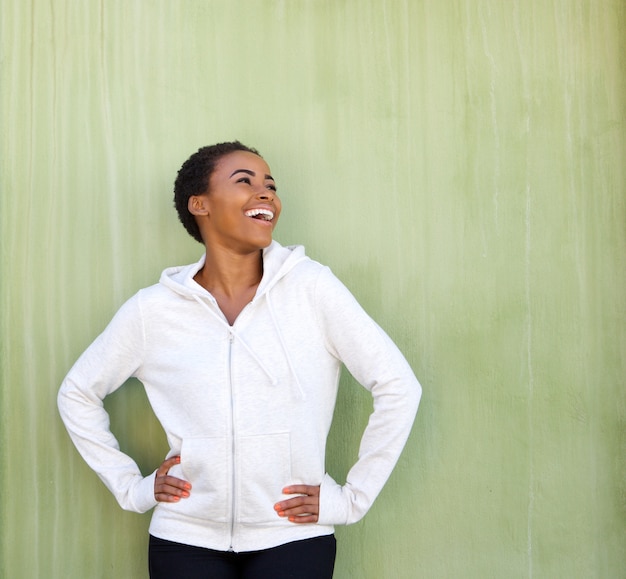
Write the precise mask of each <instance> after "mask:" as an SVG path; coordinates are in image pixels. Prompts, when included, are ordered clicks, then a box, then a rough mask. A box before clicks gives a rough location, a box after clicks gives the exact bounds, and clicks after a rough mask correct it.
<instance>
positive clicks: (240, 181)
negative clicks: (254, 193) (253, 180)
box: [237, 177, 250, 185]
mask: <svg viewBox="0 0 626 579" xmlns="http://www.w3.org/2000/svg"><path fill="white" fill-rule="evenodd" d="M237 183H247V184H248V185H250V177H241V178H240V179H237Z"/></svg>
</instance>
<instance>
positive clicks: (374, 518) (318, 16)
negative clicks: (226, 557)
mask: <svg viewBox="0 0 626 579" xmlns="http://www.w3.org/2000/svg"><path fill="white" fill-rule="evenodd" d="M1 10H2V18H1V27H2V28H1V36H0V38H1V40H0V46H1V51H2V52H1V61H0V63H1V75H2V77H1V79H0V80H1V81H2V83H1V86H2V96H1V106H2V137H1V143H2V150H1V154H2V157H1V158H2V173H1V175H0V179H1V181H0V184H1V187H2V189H1V198H0V203H1V205H0V219H1V242H2V246H1V247H2V263H1V273H0V275H1V276H2V277H1V280H2V282H1V283H2V285H1V291H2V303H1V306H2V307H1V315H2V325H1V334H0V339H1V347H2V359H1V371H2V390H1V413H2V416H1V422H0V431H1V436H2V441H3V443H2V447H1V448H2V450H1V451H0V471H1V474H2V480H1V483H2V484H1V487H0V488H2V492H0V516H1V523H2V543H1V545H2V552H1V553H0V575H1V576H2V577H7V578H10V579H14V578H16V579H22V578H28V579H30V578H31V577H32V578H34V577H47V578H63V579H71V578H76V579H84V578H85V577H89V578H113V577H115V578H129V579H135V578H139V577H146V576H147V573H146V553H145V550H146V545H147V536H146V529H147V524H148V520H149V516H148V515H146V516H139V515H136V514H131V513H125V512H123V511H121V510H120V509H119V508H118V507H117V505H116V504H115V503H114V501H113V499H112V497H111V496H110V495H109V494H108V492H107V491H106V489H105V488H104V486H103V485H102V484H101V483H100V481H99V480H98V479H97V477H96V476H95V475H93V473H91V472H90V471H89V469H88V468H87V467H86V466H85V465H84V464H83V463H82V461H81V460H80V458H79V457H78V454H77V453H76V452H75V451H74V449H73V447H71V444H70V442H69V439H68V437H67V436H66V434H65V432H64V430H63V427H62V425H61V423H60V420H59V418H58V416H57V412H56V406H55V396H56V390H57V388H58V385H59V383H60V381H61V379H62V377H63V376H64V374H65V372H66V371H67V370H68V368H69V367H70V365H71V364H72V363H73V361H74V360H75V359H76V357H77V356H78V355H79V353H80V352H81V351H82V350H83V349H84V348H85V347H86V346H87V344H88V343H89V342H90V341H91V340H92V339H93V338H94V337H95V335H96V334H97V333H98V332H99V331H100V330H101V329H102V327H103V326H104V324H105V323H106V322H107V321H108V320H109V318H110V317H111V315H112V314H113V312H114V311H115V310H116V309H117V307H118V306H119V305H120V304H121V303H122V302H123V301H124V300H125V299H126V298H127V297H129V296H130V295H131V294H132V293H134V292H135V291H136V290H137V289H138V288H139V287H142V286H144V285H148V284H150V283H153V282H154V281H155V280H156V279H157V277H158V275H159V273H160V271H161V269H163V268H164V267H165V266H168V265H174V264H180V263H187V262H189V261H192V260H195V259H196V258H197V257H198V256H199V254H200V246H198V245H197V244H195V243H194V242H193V241H192V240H191V239H188V238H187V237H186V234H185V233H184V232H183V230H182V228H181V227H180V226H179V225H178V224H177V222H176V218H175V215H174V212H173V209H172V208H171V200H170V197H171V187H172V182H173V179H174V176H175V172H176V170H177V169H178V167H179V166H180V164H181V162H182V161H183V160H184V159H185V158H186V157H187V156H188V155H189V154H190V153H191V152H192V151H194V150H195V149H196V148H197V147H198V146H200V145H203V144H208V143H211V142H216V141H219V140H224V139H231V138H239V139H241V140H243V141H244V142H247V143H249V144H251V145H253V146H256V147H258V148H259V149H260V150H261V152H262V153H263V154H264V155H265V157H266V158H267V159H268V161H269V163H270V165H271V167H272V172H273V174H274V175H275V176H276V177H277V180H278V183H279V187H280V190H281V192H282V198H283V203H284V206H285V209H284V211H283V217H282V222H281V224H280V226H279V230H278V234H277V237H278V239H279V240H280V241H281V242H283V243H295V242H300V243H304V244H305V245H306V246H307V248H308V251H309V253H310V254H311V255H312V256H313V257H315V258H317V259H319V260H320V261H323V262H325V263H328V264H329V265H331V266H332V267H333V269H334V270H335V272H336V273H337V274H338V275H339V276H340V277H341V278H342V279H343V280H344V281H345V282H346V283H347V285H348V286H349V287H350V288H351V289H352V290H353V292H354V293H355V294H356V295H357V297H358V298H359V299H360V300H361V301H362V303H363V304H364V305H365V307H366V308H367V309H368V310H369V311H370V313H371V314H372V315H373V316H374V317H375V318H376V319H377V320H378V321H379V322H380V323H381V324H382V325H383V326H384V327H385V328H387V329H388V331H389V333H390V334H391V335H392V336H393V337H394V339H396V341H397V342H398V344H399V345H400V346H401V347H402V349H403V350H404V352H405V353H406V355H407V357H408V358H409V361H410V362H411V364H412V365H413V367H414V369H415V371H416V373H417V375H418V376H419V378H420V379H421V381H422V382H423V385H424V389H425V396H424V400H423V405H422V409H421V411H420V414H419V415H418V421H417V423H416V426H415V429H414V432H413V435H412V437H411V439H410V440H409V444H408V447H407V450H406V452H405V454H404V455H403V457H402V459H401V461H400V464H399V466H398V468H397V470H396V471H395V473H394V474H393V476H392V479H391V480H390V482H389V484H388V486H387V487H386V488H385V489H384V491H383V493H382V495H381V497H380V499H379V501H378V502H377V503H376V505H375V506H374V508H373V509H372V511H371V512H370V514H369V515H368V516H367V517H366V519H365V520H364V521H362V522H361V523H359V524H357V525H355V526H353V527H349V528H342V529H338V536H339V541H340V552H339V557H338V562H337V573H336V576H337V577H338V578H339V579H351V578H355V579H356V578H359V579H360V578H366V579H381V578H389V579H396V578H404V579H409V578H414V577H424V578H455V579H456V578H464V579H465V578H469V579H472V578H477V579H483V578H498V579H499V578H502V577H506V578H517V577H520V578H521V577H541V578H546V579H553V578H555V577H567V578H571V577H580V578H589V577H602V578H616V577H620V576H622V577H623V573H624V569H625V568H626V552H625V548H624V545H625V542H626V525H625V521H626V512H625V511H626V507H625V501H624V497H625V493H626V485H625V481H626V467H625V463H624V451H625V450H626V434H625V433H626V425H625V420H624V418H625V416H626V395H625V390H624V375H625V370H626V368H625V365H626V364H625V362H624V352H625V348H626V329H625V328H626V326H625V321H626V296H625V293H624V288H625V287H626V283H625V282H626V272H625V269H624V267H625V265H626V258H625V256H626V253H625V249H626V231H625V228H624V223H625V217H626V175H625V169H624V161H625V159H626V131H625V129H626V122H625V109H626V106H625V105H626V65H625V63H626V61H625V60H624V54H626V46H625V38H626V36H625V34H624V32H625V30H626V3H625V2H624V1H623V0H595V1H593V0H519V1H515V0H507V1H504V0H482V1H481V0H465V1H462V0H446V1H441V0H423V1H419V0H413V1H411V0H405V1H402V0H387V1H385V0H308V1H307V0H282V1H281V0H258V1H245V0H184V1H180V0H132V1H128V0H106V1H101V2H95V1H94V2H85V1H82V0H54V1H44V0H31V1H28V2H24V1H22V0H4V1H3V2H2V7H1ZM343 386H345V388H343V390H342V393H341V396H340V400H339V407H338V410H337V417H338V420H337V421H336V424H335V427H334V429H333V431H332V440H331V443H330V444H331V452H330V461H329V469H330V470H331V472H332V473H333V474H334V475H336V476H337V477H341V476H342V475H343V474H344V473H345V471H346V469H347V467H348V466H349V464H350V463H351V461H352V460H353V459H354V456H355V452H356V445H357V442H358V431H359V429H360V428H362V426H363V424H364V421H365V420H366V415H367V412H368V408H369V402H368V399H367V397H366V396H364V395H363V394H362V392H361V391H360V390H359V389H358V387H356V386H355V385H354V384H353V383H352V381H351V379H350V378H349V377H346V378H345V379H344V380H343ZM108 406H109V408H110V409H111V410H112V414H113V428H114V430H115V432H116V433H118V435H119V437H120V439H121V442H122V445H123V447H124V448H127V449H129V452H131V453H133V454H134V455H135V456H136V457H137V458H138V460H139V462H140V464H141V465H142V467H143V468H144V469H145V470H146V473H147V472H149V471H150V470H151V469H152V468H154V467H155V465H157V464H158V463H159V462H160V458H161V456H162V453H163V437H162V435H161V433H160V431H159V428H158V426H157V425H156V424H155V423H154V421H153V419H152V418H151V415H150V413H149V411H148V410H147V409H146V406H145V399H144V397H143V393H142V390H141V388H140V387H139V386H138V385H137V384H130V385H129V386H128V388H125V389H124V390H123V391H121V392H119V393H117V394H115V395H114V396H113V397H112V398H111V399H110V400H109V401H108Z"/></svg>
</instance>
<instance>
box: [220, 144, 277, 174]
mask: <svg viewBox="0 0 626 579" xmlns="http://www.w3.org/2000/svg"><path fill="white" fill-rule="evenodd" d="M238 169H246V170H248V171H254V172H255V173H259V174H263V175H269V174H270V168H269V165H268V164H267V163H266V162H265V160H264V159H263V158H261V157H259V156H258V155H255V154H254V153H250V152H249V151H233V152H232V153H228V155H224V156H223V157H222V158H221V159H220V160H219V161H218V162H217V164H216V165H215V171H214V172H213V174H214V175H215V176H216V177H218V178H226V179H228V178H229V177H230V175H231V174H232V172H233V171H237V170H238Z"/></svg>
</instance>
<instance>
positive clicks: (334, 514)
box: [317, 474, 348, 525]
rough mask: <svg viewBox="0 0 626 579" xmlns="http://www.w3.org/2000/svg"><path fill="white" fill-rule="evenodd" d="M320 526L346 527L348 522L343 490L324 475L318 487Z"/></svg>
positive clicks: (346, 503) (346, 504) (328, 476)
mask: <svg viewBox="0 0 626 579" xmlns="http://www.w3.org/2000/svg"><path fill="white" fill-rule="evenodd" d="M317 522H318V524H320V525H346V524H347V522H348V501H347V500H346V497H345V495H344V489H343V487H342V486H340V485H339V484H337V483H336V482H335V481H334V480H333V478H332V477H331V476H330V475H328V474H325V475H324V478H323V479H322V484H321V485H320V512H319V515H318V521H317Z"/></svg>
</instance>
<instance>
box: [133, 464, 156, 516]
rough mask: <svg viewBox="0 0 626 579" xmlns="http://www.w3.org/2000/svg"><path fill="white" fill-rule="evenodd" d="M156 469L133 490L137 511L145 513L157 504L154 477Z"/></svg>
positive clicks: (134, 507)
mask: <svg viewBox="0 0 626 579" xmlns="http://www.w3.org/2000/svg"><path fill="white" fill-rule="evenodd" d="M155 478H156V470H155V471H154V472H153V473H152V474H151V475H148V476H147V477H145V478H142V479H140V480H139V482H138V483H137V484H136V485H135V488H133V492H132V497H133V498H132V502H133V510H134V511H135V512H137V513H145V512H146V511H149V510H150V509H152V508H153V507H155V506H156V505H157V500H156V499H155V498H154V479H155Z"/></svg>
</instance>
